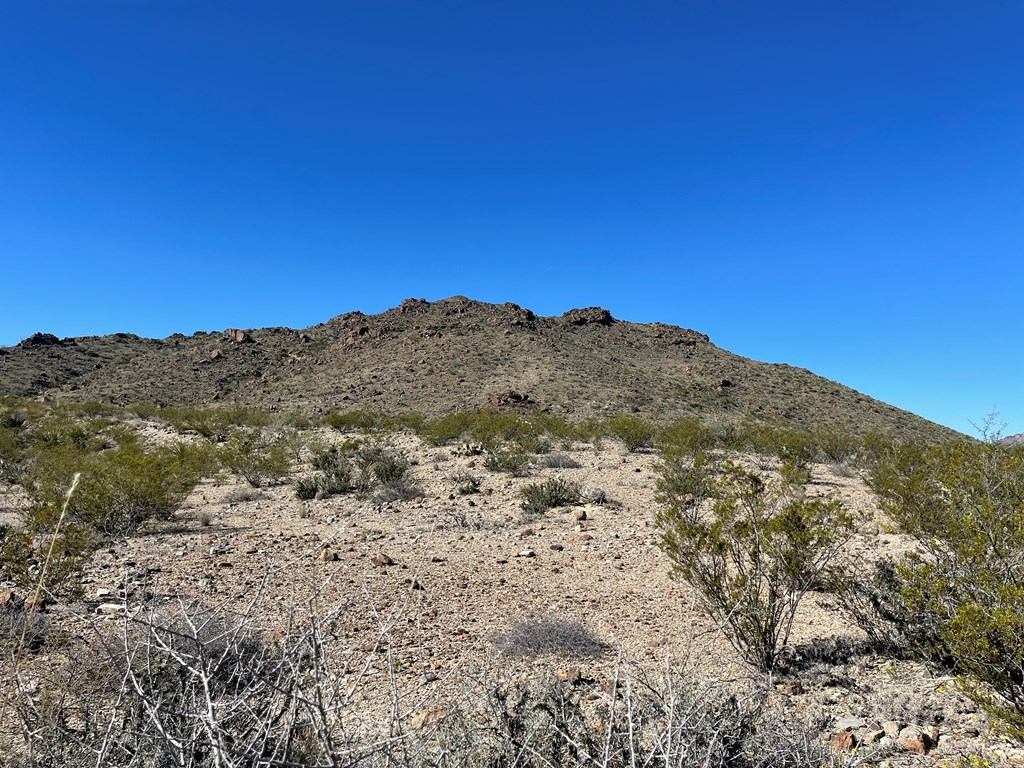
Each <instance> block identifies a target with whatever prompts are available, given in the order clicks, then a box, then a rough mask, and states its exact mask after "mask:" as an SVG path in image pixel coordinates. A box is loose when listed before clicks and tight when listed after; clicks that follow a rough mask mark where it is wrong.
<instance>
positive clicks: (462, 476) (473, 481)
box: [451, 472, 480, 496]
mask: <svg viewBox="0 0 1024 768" xmlns="http://www.w3.org/2000/svg"><path fill="white" fill-rule="evenodd" d="M451 482H452V483H453V484H454V485H455V491H456V492H457V493H458V494H459V495H460V496H470V495H472V494H474V493H479V492H480V478H479V477H477V476H476V475H473V474H470V473H469V472H457V473H455V474H454V475H452V477H451Z"/></svg>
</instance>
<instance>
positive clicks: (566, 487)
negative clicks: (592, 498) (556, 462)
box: [519, 477, 580, 517]
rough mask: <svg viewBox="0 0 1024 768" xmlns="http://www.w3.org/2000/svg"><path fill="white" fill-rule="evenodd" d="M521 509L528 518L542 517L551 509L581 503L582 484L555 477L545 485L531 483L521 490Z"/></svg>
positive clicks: (545, 482) (546, 481) (544, 483)
mask: <svg viewBox="0 0 1024 768" xmlns="http://www.w3.org/2000/svg"><path fill="white" fill-rule="evenodd" d="M519 493H520V495H521V496H522V497H523V502H522V504H521V507H522V509H523V512H524V513H525V514H526V516H527V517H540V516H541V515H543V514H544V513H545V512H547V511H548V510H549V509H554V508H555V507H568V506H573V505H576V504H579V503H580V484H579V483H575V482H570V481H567V480H563V479H562V478H560V477H553V478H551V479H549V480H545V481H544V482H543V483H530V484H528V485H524V486H523V487H522V488H520V489H519Z"/></svg>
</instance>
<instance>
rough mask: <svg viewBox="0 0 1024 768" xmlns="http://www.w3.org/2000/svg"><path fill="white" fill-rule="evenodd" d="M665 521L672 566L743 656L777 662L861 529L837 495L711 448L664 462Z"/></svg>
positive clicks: (661, 517) (661, 518) (660, 519)
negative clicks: (711, 453) (814, 593)
mask: <svg viewBox="0 0 1024 768" xmlns="http://www.w3.org/2000/svg"><path fill="white" fill-rule="evenodd" d="M658 498H659V501H661V502H662V503H663V504H664V505H665V506H664V507H663V508H662V509H660V510H659V512H658V514H657V517H656V521H657V524H658V526H659V528H660V529H661V548H662V550H663V551H664V552H665V553H666V554H667V555H668V557H669V558H670V559H671V561H672V564H673V573H674V575H676V576H677V577H679V578H682V579H683V580H684V581H686V582H687V583H688V584H689V585H690V586H692V587H693V588H694V589H695V590H696V592H697V594H698V596H699V598H700V600H701V604H702V607H703V608H704V610H705V611H706V612H707V613H708V614H709V615H710V616H711V617H712V618H713V619H715V620H716V621H718V622H720V623H721V624H722V626H723V629H724V630H725V633H726V637H727V638H728V639H729V641H730V643H732V645H733V647H734V648H735V649H736V650H737V651H738V652H739V654H740V655H741V656H742V657H743V659H744V660H745V661H746V662H747V663H749V664H751V665H752V666H754V667H756V668H758V669H760V670H762V671H766V672H771V671H773V670H774V669H776V668H777V667H778V666H779V664H780V661H781V660H782V656H783V653H784V651H785V650H786V646H787V643H788V641H789V636H790V633H791V631H792V627H793V621H794V619H795V617H796V611H797V607H798V606H799V604H800V602H801V600H802V599H803V597H804V596H805V595H806V594H807V593H808V591H810V590H811V589H813V588H814V586H815V585H816V584H818V583H820V582H821V581H823V580H824V579H825V578H826V577H827V576H828V574H829V572H830V571H831V570H833V569H832V560H833V559H834V557H835V555H836V554H837V552H838V551H839V549H840V547H841V546H842V544H843V543H844V542H845V541H846V540H847V538H848V537H849V535H850V533H851V532H852V529H853V522H854V521H853V518H852V516H851V515H850V514H849V513H848V512H847V511H846V510H845V509H844V507H843V505H842V503H841V502H840V501H839V500H838V499H837V498H834V497H818V498H809V497H808V496H807V495H806V493H805V491H804V489H803V488H802V487H800V486H794V485H791V484H789V483H786V482H784V481H778V480H776V481H770V480H766V479H765V478H763V477H762V476H761V475H759V474H758V473H756V472H752V471H749V470H747V469H745V468H743V467H742V466H740V465H739V464H735V463H732V462H723V463H718V462H716V461H713V460H711V459H710V458H709V457H708V456H707V455H706V454H698V455H697V457H696V458H695V459H694V460H693V461H692V462H690V461H685V460H680V459H676V460H667V461H666V462H665V463H664V464H663V465H662V466H661V468H660V477H659V480H658Z"/></svg>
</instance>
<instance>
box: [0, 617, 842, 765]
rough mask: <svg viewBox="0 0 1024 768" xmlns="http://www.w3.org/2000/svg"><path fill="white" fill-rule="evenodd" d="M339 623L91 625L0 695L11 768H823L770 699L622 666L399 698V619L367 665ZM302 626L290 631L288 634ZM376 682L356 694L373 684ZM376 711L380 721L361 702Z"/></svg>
mask: <svg viewBox="0 0 1024 768" xmlns="http://www.w3.org/2000/svg"><path fill="white" fill-rule="evenodd" d="M348 608H349V606H346V605H342V606H338V607H337V608H336V609H334V610H329V611H324V610H317V609H316V607H315V606H311V608H310V610H309V611H307V612H304V613H303V614H301V616H300V615H294V616H293V617H292V620H291V621H290V622H289V623H288V624H287V628H286V629H285V630H284V631H283V632H279V633H276V634H274V635H268V634H267V633H266V632H265V631H263V630H262V629H261V628H260V627H261V622H260V621H259V619H258V615H257V614H258V612H257V610H256V609H255V604H254V605H251V606H250V607H249V609H248V610H246V611H244V612H242V613H240V614H232V613H230V612H228V611H226V610H224V609H222V608H215V609H204V608H202V607H200V606H195V605H188V604H184V603H177V604H173V605H168V606H165V607H163V608H160V609H150V610H146V611H141V612H139V613H136V614H134V615H127V616H126V617H125V619H124V621H123V623H122V624H121V625H119V626H118V625H115V627H116V629H114V630H112V629H111V627H110V625H109V624H108V625H106V626H102V625H98V624H97V625H93V627H92V637H93V639H92V640H91V641H89V642H82V643H80V644H79V645H78V646H76V647H75V648H73V649H70V650H71V652H70V653H69V654H68V661H67V663H66V664H51V665H49V666H44V667H40V668H39V669H38V670H33V671H31V672H28V671H26V669H25V668H24V667H18V666H12V667H10V668H9V669H8V670H7V672H8V674H7V676H6V679H5V680H4V682H5V683H6V684H8V685H9V690H8V692H9V693H11V694H12V696H11V698H10V699H9V701H10V702H11V703H13V711H12V713H11V714H13V715H14V720H13V721H12V722H14V723H16V724H17V725H18V726H20V741H19V743H18V744H7V745H5V746H6V747H7V750H8V751H7V755H6V756H7V760H8V763H7V764H9V765H11V766H12V767H13V768H30V767H31V768H57V767H58V766H60V767H61V768H85V767H86V766H107V767H108V768H143V767H145V768H164V767H165V766H166V767H167V768H171V766H176V767H179V768H214V767H216V768H243V767H244V768H297V767H298V766H353V767H354V766H358V765H363V766H370V767H371V768H375V767H376V766H381V767H382V768H383V767H384V766H389V768H428V767H430V768H433V767H434V766H445V767H447V768H477V767H479V766H487V767H490V766H494V767H495V768H499V767H500V768H641V767H643V766H650V767H652V768H653V766H671V767H672V768H690V766H695V765H702V766H719V767H720V768H774V767H775V766H783V767H785V768H812V767H813V768H822V766H828V765H838V764H839V763H840V759H839V758H837V757H835V756H833V755H831V753H830V752H829V750H828V749H827V747H825V746H824V745H823V744H822V743H821V741H820V739H819V738H818V737H817V736H815V735H812V733H811V732H810V731H809V730H808V729H807V728H806V727H804V726H802V725H800V724H799V723H796V722H795V721H793V720H792V719H790V718H789V717H787V716H786V715H785V713H783V712H781V711H779V710H777V709H774V708H773V707H772V706H771V705H770V704H769V703H768V700H767V698H766V697H765V695H763V694H762V693H754V694H752V695H749V696H745V697H741V696H738V695H737V694H735V693H733V692H730V691H728V690H727V689H725V688H723V687H721V686H719V685H713V684H700V683H697V682H695V681H694V680H693V679H689V678H686V677H683V676H681V675H678V674H676V675H663V676H660V675H659V676H654V677H649V676H647V675H645V674H642V673H639V672H636V671H633V670H631V669H628V668H626V667H625V666H622V665H617V666H616V668H615V670H614V672H613V673H612V676H611V678H610V679H609V680H606V681H605V683H604V684H603V685H600V686H597V685H595V684H594V682H593V681H589V680H586V679H583V678H582V677H576V678H573V679H571V680H569V681H567V682H565V683H556V682H553V681H549V680H543V679H538V678H534V679H532V680H527V681H524V680H523V679H522V678H521V677H520V676H518V675H514V676H512V677H511V678H508V679H499V680H495V679H494V678H493V677H488V676H486V675H483V674H476V675H472V676H470V677H469V683H468V686H467V687H466V688H464V689H463V690H462V691H461V693H458V694H456V695H455V696H454V697H453V698H444V699H441V698H439V697H437V696H436V695H435V694H433V693H431V692H429V691H425V690H424V689H422V688H408V687H403V686H402V685H401V684H400V682H399V679H398V676H397V675H396V673H395V670H394V667H393V666H392V665H388V666H387V674H386V675H385V678H384V679H383V680H381V679H380V677H378V676H375V677H373V678H370V677H369V676H368V670H370V668H371V667H372V666H373V664H374V659H386V658H388V655H387V653H386V650H385V649H386V648H387V646H388V645H389V642H390V635H389V633H390V628H391V627H392V626H394V624H395V623H396V622H397V621H399V620H401V616H399V615H398V614H397V613H395V614H392V615H390V616H387V617H381V618H382V625H381V634H380V636H379V640H378V643H377V644H376V647H375V649H374V651H375V652H376V653H374V654H371V655H370V656H367V657H353V656H351V655H350V654H349V653H348V649H347V648H345V647H343V646H342V644H341V641H340V640H339V637H338V634H339V633H338V632H337V628H336V627H337V624H338V622H339V620H343V619H344V616H345V615H346V611H347V609H348ZM300 619H301V620H300ZM371 679H373V680H381V682H379V683H378V684H377V685H375V686H372V685H367V683H369V682H370V680H371ZM368 690H369V691H371V694H370V695H371V696H376V697H377V698H376V699H375V701H374V705H371V704H370V702H369V700H368V699H367V698H365V693H364V692H365V691H368Z"/></svg>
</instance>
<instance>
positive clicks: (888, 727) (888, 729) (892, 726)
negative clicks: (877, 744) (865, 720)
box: [882, 720, 903, 739]
mask: <svg viewBox="0 0 1024 768" xmlns="http://www.w3.org/2000/svg"><path fill="white" fill-rule="evenodd" d="M882 730H883V731H885V735H886V736H889V737H891V738H894V739H895V738H896V737H897V736H899V735H900V731H902V730H903V723H901V722H899V721H898V720H883V721H882Z"/></svg>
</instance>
